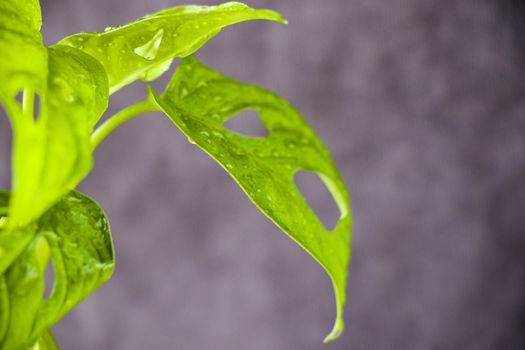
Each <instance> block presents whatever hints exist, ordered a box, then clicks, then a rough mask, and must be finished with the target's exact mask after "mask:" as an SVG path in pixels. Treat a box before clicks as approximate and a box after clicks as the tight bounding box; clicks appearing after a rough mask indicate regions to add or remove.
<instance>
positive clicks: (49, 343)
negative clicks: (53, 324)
mask: <svg viewBox="0 0 525 350" xmlns="http://www.w3.org/2000/svg"><path fill="white" fill-rule="evenodd" d="M33 350H60V349H59V348H58V345H57V343H56V341H55V337H54V336H53V333H51V331H50V330H48V329H46V330H45V331H43V332H42V334H40V338H38V341H37V342H36V344H35V346H34V347H33Z"/></svg>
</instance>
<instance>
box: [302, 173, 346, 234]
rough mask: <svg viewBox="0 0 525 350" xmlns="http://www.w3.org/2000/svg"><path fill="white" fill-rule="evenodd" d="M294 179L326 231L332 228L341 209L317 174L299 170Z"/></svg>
mask: <svg viewBox="0 0 525 350" xmlns="http://www.w3.org/2000/svg"><path fill="white" fill-rule="evenodd" d="M294 180H295V184H296V185H297V187H298V188H299V191H301V194H302V195H303V197H304V198H305V199H306V201H307V202H308V204H309V205H310V208H312V210H313V212H314V213H315V215H317V217H318V218H319V221H321V223H322V224H323V225H324V227H325V228H326V229H327V230H328V231H331V230H333V229H334V228H335V226H336V224H337V221H339V218H340V217H341V211H340V209H339V207H338V205H337V203H336V201H335V199H334V197H333V196H332V194H331V193H330V191H329V190H328V188H327V186H326V184H325V183H324V181H323V180H322V178H321V177H320V176H319V174H317V173H315V172H312V171H305V170H299V171H298V172H296V173H295V176H294Z"/></svg>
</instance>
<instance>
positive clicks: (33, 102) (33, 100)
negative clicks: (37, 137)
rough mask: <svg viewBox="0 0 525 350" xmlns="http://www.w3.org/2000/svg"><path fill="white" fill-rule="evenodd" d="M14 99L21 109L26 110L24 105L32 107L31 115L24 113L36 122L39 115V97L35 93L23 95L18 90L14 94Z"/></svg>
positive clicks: (22, 91)
mask: <svg viewBox="0 0 525 350" xmlns="http://www.w3.org/2000/svg"><path fill="white" fill-rule="evenodd" d="M15 99H16V101H17V102H18V103H19V104H20V106H22V108H23V109H26V108H28V107H26V104H28V105H29V106H32V109H33V111H32V112H31V113H30V112H24V113H27V114H31V115H32V118H33V120H34V121H35V122H36V121H37V120H38V116H39V115H40V95H39V94H37V93H34V94H30V93H28V94H24V90H20V91H18V92H17V93H16V96H15Z"/></svg>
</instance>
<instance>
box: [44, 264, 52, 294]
mask: <svg viewBox="0 0 525 350" xmlns="http://www.w3.org/2000/svg"><path fill="white" fill-rule="evenodd" d="M44 286H45V288H44V299H49V297H50V296H51V294H52V293H53V289H54V288H55V265H54V264H53V259H49V262H48V263H47V267H46V272H45V273H44Z"/></svg>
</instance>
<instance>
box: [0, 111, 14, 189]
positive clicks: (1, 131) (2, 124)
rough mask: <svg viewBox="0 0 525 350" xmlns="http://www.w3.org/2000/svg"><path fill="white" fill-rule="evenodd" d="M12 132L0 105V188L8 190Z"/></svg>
mask: <svg viewBox="0 0 525 350" xmlns="http://www.w3.org/2000/svg"><path fill="white" fill-rule="evenodd" d="M12 139H13V131H12V129H11V125H10V123H9V119H8V118H7V113H6V112H5V109H4V108H3V106H2V105H1V104H0V188H2V189H4V188H9V187H10V183H11V141H12Z"/></svg>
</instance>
